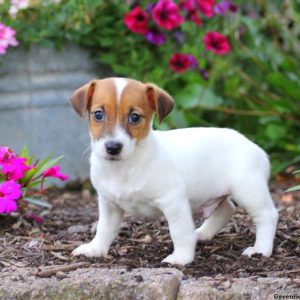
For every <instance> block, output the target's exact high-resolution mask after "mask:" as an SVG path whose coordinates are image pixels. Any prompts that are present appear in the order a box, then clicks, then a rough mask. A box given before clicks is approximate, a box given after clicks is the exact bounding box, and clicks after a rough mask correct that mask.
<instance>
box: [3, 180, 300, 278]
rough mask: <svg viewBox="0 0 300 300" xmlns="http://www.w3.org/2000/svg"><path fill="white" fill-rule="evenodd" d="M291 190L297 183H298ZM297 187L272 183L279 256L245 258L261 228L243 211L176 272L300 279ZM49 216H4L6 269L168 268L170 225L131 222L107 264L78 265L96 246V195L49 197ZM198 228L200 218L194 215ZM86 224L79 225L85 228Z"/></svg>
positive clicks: (81, 191)
mask: <svg viewBox="0 0 300 300" xmlns="http://www.w3.org/2000/svg"><path fill="white" fill-rule="evenodd" d="M292 185H293V184H292ZM290 186H291V183H290V182H288V181H286V180H284V181H278V182H276V183H272V184H271V191H272V195H273V198H274V200H275V202H276V206H277V208H278V210H279V213H280V221H279V224H278V229H277V233H276V239H275V246H274V253H273V256H272V257H271V258H265V257H261V256H260V255H256V256H255V257H252V258H247V257H243V256H241V253H242V251H243V249H244V248H246V247H248V246H251V245H252V244H253V243H254V233H255V231H254V230H255V228H254V226H253V224H252V222H251V220H250V218H249V217H248V216H247V215H246V214H245V212H244V211H243V210H241V209H239V208H238V210H237V213H236V214H235V216H234V217H233V219H232V220H231V221H230V223H229V224H228V226H227V227H226V228H224V230H222V231H221V232H220V233H219V234H218V235H217V236H216V237H215V238H214V239H213V240H212V241H209V242H205V243H204V242H202V243H198V245H197V250H196V256H195V261H194V262H193V263H191V264H189V265H187V266H185V267H178V269H180V270H181V271H182V272H183V273H184V274H185V276H186V277H187V278H191V277H196V278H198V277H201V276H212V277H216V276H226V277H237V278H241V277H248V276H259V277H290V278H299V277H300V193H299V192H296V193H290V194H284V193H283V191H284V190H285V189H286V188H287V187H290ZM48 201H49V202H50V203H51V204H52V205H53V208H52V209H51V210H42V211H41V210H36V209H34V213H35V214H39V215H41V216H42V217H43V219H44V221H43V223H41V224H38V223H36V222H35V221H33V220H32V219H20V218H13V217H3V216H0V272H1V268H3V267H8V266H14V267H20V268H21V267H37V268H38V269H41V270H42V269H43V268H44V267H46V266H54V265H69V264H72V263H77V262H89V263H91V264H90V267H96V268H99V267H106V268H115V267H126V268H127V269H133V268H140V267H144V268H145V267H146V268H147V267H152V268H156V267H162V266H167V264H162V263H161V261H162V259H163V258H165V257H166V256H167V255H168V254H170V253H171V252H172V242H171V239H170V236H169V232H168V227H167V222H166V221H165V219H163V218H161V219H154V220H153V219H143V218H139V219H137V218H133V217H126V218H125V219H124V221H123V223H122V226H121V229H120V231H119V234H118V237H117V238H116V240H115V241H114V243H113V245H112V246H111V249H110V252H109V256H108V257H107V258H93V259H88V258H85V257H79V258H73V257H71V255H70V254H71V251H72V250H73V249H74V248H75V247H76V246H77V245H79V244H81V243H83V242H88V241H90V240H91V239H92V238H93V236H94V233H92V232H91V229H92V223H94V222H95V221H96V220H97V217H98V209H97V203H96V198H95V196H94V195H93V194H92V193H91V192H90V190H89V189H87V188H86V185H85V187H83V188H82V185H81V184H77V185H76V184H73V185H72V186H69V187H68V188H67V189H63V190H57V189H56V190H51V191H50V193H49V196H48ZM195 222H196V224H197V226H198V225H200V224H201V218H200V217H199V216H197V214H196V215H195ZM79 225H80V226H79Z"/></svg>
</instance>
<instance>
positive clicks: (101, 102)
mask: <svg viewBox="0 0 300 300" xmlns="http://www.w3.org/2000/svg"><path fill="white" fill-rule="evenodd" d="M98 109H102V110H103V111H104V113H105V119H104V121H103V122H98V121H96V120H95V118H94V112H95V111H97V110H98ZM116 123H117V95H116V88H115V85H114V80H113V78H107V79H103V80H97V83H96V86H95V91H94V95H93V99H92V102H91V107H90V128H91V133H92V136H93V138H94V139H99V138H101V137H102V136H105V135H107V134H110V133H112V132H113V130H114V128H115V125H116Z"/></svg>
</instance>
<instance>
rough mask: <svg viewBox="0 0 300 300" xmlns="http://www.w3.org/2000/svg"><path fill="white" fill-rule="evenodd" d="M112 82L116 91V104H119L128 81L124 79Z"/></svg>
mask: <svg viewBox="0 0 300 300" xmlns="http://www.w3.org/2000/svg"><path fill="white" fill-rule="evenodd" d="M114 82H115V86H116V91H117V102H118V103H120V101H121V95H122V92H123V90H124V88H125V87H126V85H127V84H128V81H127V80H126V79H125V78H114Z"/></svg>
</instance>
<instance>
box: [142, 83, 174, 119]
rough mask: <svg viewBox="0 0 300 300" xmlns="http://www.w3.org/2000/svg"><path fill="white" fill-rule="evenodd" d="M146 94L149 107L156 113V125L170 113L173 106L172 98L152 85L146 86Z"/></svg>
mask: <svg viewBox="0 0 300 300" xmlns="http://www.w3.org/2000/svg"><path fill="white" fill-rule="evenodd" d="M146 93H147V97H148V101H149V105H150V107H151V108H152V109H153V110H154V111H156V113H157V119H158V123H159V124H160V123H161V122H162V121H163V120H164V118H165V117H166V116H167V115H168V114H169V113H170V112H171V111H172V109H173V106H174V100H173V98H172V97H171V96H170V95H169V94H168V93H167V92H166V91H164V90H163V89H161V88H159V87H158V86H157V85H155V84H153V83H148V84H147V85H146Z"/></svg>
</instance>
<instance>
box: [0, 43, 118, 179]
mask: <svg viewBox="0 0 300 300" xmlns="http://www.w3.org/2000/svg"><path fill="white" fill-rule="evenodd" d="M112 75H113V74H112V72H111V71H110V70H109V68H108V67H107V66H104V65H100V64H97V63H96V62H95V60H93V59H92V58H91V57H90V54H89V52H88V50H86V49H83V48H81V47H79V46H76V45H73V44H68V43H67V44H65V45H64V46H63V47H62V48H61V49H60V50H59V51H58V50H57V49H55V48H48V47H43V46H40V45H33V46H32V47H31V48H30V49H29V50H28V51H27V50H24V49H22V48H18V49H13V48H12V49H10V51H8V53H7V54H6V55H5V59H3V60H1V66H0V94H1V98H0V136H1V144H2V145H7V146H9V147H11V148H12V149H13V150H15V151H16V152H18V153H19V152H20V151H21V149H22V148H23V146H24V145H27V146H28V148H29V151H30V154H33V155H34V156H35V157H36V158H39V159H43V158H45V157H46V156H47V155H49V154H52V155H53V156H60V155H63V156H64V158H63V159H62V160H61V162H60V165H61V168H62V171H63V172H65V173H67V174H68V175H69V178H70V179H71V180H76V179H86V178H88V177H89V162H88V157H89V153H88V151H87V149H88V146H89V143H90V137H89V131H88V124H87V121H85V122H83V121H82V120H81V119H80V118H79V116H77V115H76V113H75V112H74V111H73V109H72V107H71V104H70V101H69V99H70V96H71V95H72V93H73V91H74V90H75V89H77V88H79V87H80V86H82V85H83V84H85V83H87V82H88V81H90V80H92V79H94V78H103V77H109V76H112ZM50 183H56V184H60V185H62V184H63V183H61V182H60V181H58V180H54V181H51V182H50Z"/></svg>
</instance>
